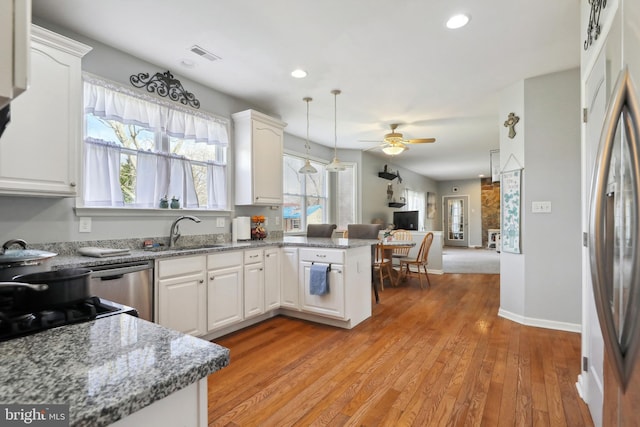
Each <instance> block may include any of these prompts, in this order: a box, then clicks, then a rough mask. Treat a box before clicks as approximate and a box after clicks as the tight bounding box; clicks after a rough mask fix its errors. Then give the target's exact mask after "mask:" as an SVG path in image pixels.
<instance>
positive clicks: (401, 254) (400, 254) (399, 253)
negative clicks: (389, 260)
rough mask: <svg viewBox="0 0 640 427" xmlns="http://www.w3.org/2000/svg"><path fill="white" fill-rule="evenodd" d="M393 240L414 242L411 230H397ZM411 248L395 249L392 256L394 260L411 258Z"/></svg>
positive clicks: (393, 234)
mask: <svg viewBox="0 0 640 427" xmlns="http://www.w3.org/2000/svg"><path fill="white" fill-rule="evenodd" d="M391 235H392V236H393V240H402V241H406V242H410V241H412V240H413V238H412V237H411V232H410V231H409V230H403V229H398V230H395V231H394V232H393V233H392V234H391ZM410 250H411V248H410V247H408V246H407V247H401V248H395V249H394V250H393V252H392V254H391V256H392V257H393V258H406V257H408V256H409V251H410Z"/></svg>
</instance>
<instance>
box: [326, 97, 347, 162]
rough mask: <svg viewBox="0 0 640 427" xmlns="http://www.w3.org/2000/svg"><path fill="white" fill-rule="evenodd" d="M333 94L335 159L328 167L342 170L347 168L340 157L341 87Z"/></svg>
mask: <svg viewBox="0 0 640 427" xmlns="http://www.w3.org/2000/svg"><path fill="white" fill-rule="evenodd" d="M331 93H332V94H333V160H332V161H331V163H329V164H328V165H327V167H326V169H327V171H329V172H340V171H343V170H345V169H346V167H345V165H343V164H342V162H340V160H339V159H338V101H337V99H338V95H340V93H341V91H340V89H334V90H332V91H331Z"/></svg>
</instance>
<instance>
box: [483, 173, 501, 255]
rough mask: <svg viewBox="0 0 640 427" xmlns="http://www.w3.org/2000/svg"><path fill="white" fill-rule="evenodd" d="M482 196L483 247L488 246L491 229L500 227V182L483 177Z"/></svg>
mask: <svg viewBox="0 0 640 427" xmlns="http://www.w3.org/2000/svg"><path fill="white" fill-rule="evenodd" d="M480 198H481V201H482V247H484V248H486V247H487V244H488V231H489V229H491V228H497V229H499V228H500V182H499V181H498V182H491V178H482V179H481V180H480Z"/></svg>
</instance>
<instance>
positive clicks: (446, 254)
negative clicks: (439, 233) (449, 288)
mask: <svg viewBox="0 0 640 427" xmlns="http://www.w3.org/2000/svg"><path fill="white" fill-rule="evenodd" d="M442 267H443V270H444V272H445V273H479V274H500V254H499V253H498V252H496V251H495V250H493V249H474V248H458V247H453V246H445V247H444V248H442Z"/></svg>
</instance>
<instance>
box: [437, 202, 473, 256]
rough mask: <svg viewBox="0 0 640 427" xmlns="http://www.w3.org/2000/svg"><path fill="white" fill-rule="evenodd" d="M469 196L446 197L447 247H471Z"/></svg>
mask: <svg viewBox="0 0 640 427" xmlns="http://www.w3.org/2000/svg"><path fill="white" fill-rule="evenodd" d="M468 206H469V196H445V197H444V210H443V211H444V213H445V214H444V229H445V236H444V244H445V246H464V247H467V246H469V230H468V226H469V219H468V218H469V207H468Z"/></svg>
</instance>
